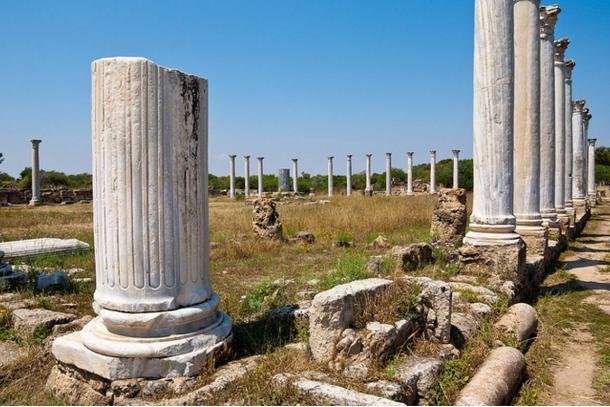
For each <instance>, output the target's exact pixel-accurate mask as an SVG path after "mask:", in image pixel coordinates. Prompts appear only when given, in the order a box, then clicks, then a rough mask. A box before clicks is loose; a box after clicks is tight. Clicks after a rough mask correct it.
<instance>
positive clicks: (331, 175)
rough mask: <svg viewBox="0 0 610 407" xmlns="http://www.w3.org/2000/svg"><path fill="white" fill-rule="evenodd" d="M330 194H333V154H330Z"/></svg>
mask: <svg viewBox="0 0 610 407" xmlns="http://www.w3.org/2000/svg"><path fill="white" fill-rule="evenodd" d="M327 158H328V196H333V189H334V186H333V158H335V157H333V156H332V155H330V156H328V157H327Z"/></svg>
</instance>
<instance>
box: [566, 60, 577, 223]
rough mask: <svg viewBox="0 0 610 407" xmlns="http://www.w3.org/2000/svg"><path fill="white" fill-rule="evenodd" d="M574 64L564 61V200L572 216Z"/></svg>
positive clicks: (572, 61) (571, 61)
mask: <svg viewBox="0 0 610 407" xmlns="http://www.w3.org/2000/svg"><path fill="white" fill-rule="evenodd" d="M575 66H576V63H575V62H574V60H572V59H569V60H567V61H566V62H565V64H564V68H565V72H564V73H565V88H566V90H565V94H566V97H565V113H564V114H565V123H566V124H565V131H566V154H565V156H566V182H565V188H566V191H565V200H566V210H567V211H568V215H569V216H573V212H574V205H573V203H572V171H573V169H572V166H573V163H572V158H573V156H574V153H573V151H572V150H573V146H574V141H573V138H572V70H573V69H574V67H575Z"/></svg>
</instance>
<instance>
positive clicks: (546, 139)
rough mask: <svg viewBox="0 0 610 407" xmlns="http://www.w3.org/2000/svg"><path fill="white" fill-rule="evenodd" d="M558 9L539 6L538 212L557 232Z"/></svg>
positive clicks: (544, 222) (548, 225)
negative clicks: (556, 37) (556, 107)
mask: <svg viewBox="0 0 610 407" xmlns="http://www.w3.org/2000/svg"><path fill="white" fill-rule="evenodd" d="M560 12H561V9H560V8H559V7H557V6H546V7H541V9H540V215H541V216H542V221H543V224H544V225H545V226H546V227H549V228H551V229H553V230H555V231H556V232H557V231H558V230H559V229H558V223H557V212H556V211H555V73H554V66H553V65H554V54H555V45H554V42H555V24H556V23H557V16H558V14H559V13H560Z"/></svg>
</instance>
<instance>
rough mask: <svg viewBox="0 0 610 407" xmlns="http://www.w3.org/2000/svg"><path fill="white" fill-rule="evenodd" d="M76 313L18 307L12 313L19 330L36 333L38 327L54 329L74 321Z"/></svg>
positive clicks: (16, 327) (14, 324)
mask: <svg viewBox="0 0 610 407" xmlns="http://www.w3.org/2000/svg"><path fill="white" fill-rule="evenodd" d="M75 319H76V315H74V314H68V313H65V312H56V311H49V310H47V309H41V308H36V309H25V308H23V309H17V310H15V311H13V313H12V320H13V326H14V327H15V329H17V330H18V331H21V332H24V333H26V334H30V335H32V334H34V332H35V331H36V329H49V330H50V329H52V328H53V327H54V326H55V325H59V324H66V323H68V322H71V321H74V320H75Z"/></svg>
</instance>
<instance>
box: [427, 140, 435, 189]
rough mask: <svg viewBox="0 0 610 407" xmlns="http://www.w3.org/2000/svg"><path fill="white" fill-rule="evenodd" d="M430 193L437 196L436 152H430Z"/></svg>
mask: <svg viewBox="0 0 610 407" xmlns="http://www.w3.org/2000/svg"><path fill="white" fill-rule="evenodd" d="M428 192H430V193H431V194H436V151H435V150H430V191H428Z"/></svg>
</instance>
